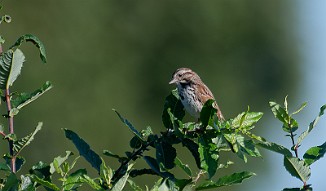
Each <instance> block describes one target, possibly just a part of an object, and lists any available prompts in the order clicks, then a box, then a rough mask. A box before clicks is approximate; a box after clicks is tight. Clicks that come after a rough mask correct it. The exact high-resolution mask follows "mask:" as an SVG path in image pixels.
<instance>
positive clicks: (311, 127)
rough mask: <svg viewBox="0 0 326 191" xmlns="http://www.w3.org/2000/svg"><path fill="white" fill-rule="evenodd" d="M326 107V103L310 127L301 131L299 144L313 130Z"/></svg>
mask: <svg viewBox="0 0 326 191" xmlns="http://www.w3.org/2000/svg"><path fill="white" fill-rule="evenodd" d="M325 109H326V104H325V105H323V106H322V107H321V108H320V111H319V114H318V116H317V117H316V118H315V119H314V120H313V121H312V122H311V123H310V124H309V126H308V129H307V130H306V131H304V132H303V133H301V135H300V136H299V137H298V141H297V145H300V144H301V142H302V141H303V139H304V138H306V136H307V135H308V134H309V133H310V131H312V129H313V128H314V127H315V126H316V125H317V123H318V121H319V119H320V117H321V116H322V115H324V111H325Z"/></svg>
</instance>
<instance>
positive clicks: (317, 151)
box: [303, 142, 326, 165]
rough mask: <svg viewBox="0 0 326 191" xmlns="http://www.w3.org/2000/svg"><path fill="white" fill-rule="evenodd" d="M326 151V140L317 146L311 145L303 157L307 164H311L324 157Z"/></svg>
mask: <svg viewBox="0 0 326 191" xmlns="http://www.w3.org/2000/svg"><path fill="white" fill-rule="evenodd" d="M325 153H326V142H325V143H324V144H322V145H320V146H317V147H311V148H310V149H308V150H307V151H306V153H305V154H304V155H303V159H304V161H305V162H306V164H308V165H311V164H312V163H314V162H316V161H317V160H319V159H320V158H322V157H323V156H324V155H325Z"/></svg>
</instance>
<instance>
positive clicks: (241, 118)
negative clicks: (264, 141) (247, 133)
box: [231, 112, 263, 129]
mask: <svg viewBox="0 0 326 191" xmlns="http://www.w3.org/2000/svg"><path fill="white" fill-rule="evenodd" d="M262 116H263V113H261V112H242V113H241V114H239V115H238V116H237V117H236V118H234V119H233V121H232V123H231V126H232V128H234V129H237V128H249V127H252V126H253V125H254V124H255V123H257V122H258V121H259V120H260V119H261V117H262Z"/></svg>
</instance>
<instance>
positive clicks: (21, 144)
mask: <svg viewBox="0 0 326 191" xmlns="http://www.w3.org/2000/svg"><path fill="white" fill-rule="evenodd" d="M42 125H43V123H42V122H39V123H38V124H37V126H36V128H35V130H34V132H33V133H31V134H29V135H27V136H26V137H24V138H22V139H19V140H17V141H14V151H15V154H14V155H18V154H19V153H20V152H21V151H22V150H23V149H24V148H25V147H26V146H27V145H29V144H30V143H31V142H32V141H33V140H34V136H35V135H36V133H37V132H39V131H40V130H41V129H42Z"/></svg>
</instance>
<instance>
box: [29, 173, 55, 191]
mask: <svg viewBox="0 0 326 191" xmlns="http://www.w3.org/2000/svg"><path fill="white" fill-rule="evenodd" d="M30 178H31V179H32V180H33V181H34V182H37V183H39V184H40V185H42V186H44V187H45V188H49V189H51V190H55V191H57V190H60V188H59V187H57V186H56V185H55V184H53V183H52V182H49V181H47V180H44V179H41V178H39V177H38V176H36V175H31V176H30Z"/></svg>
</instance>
